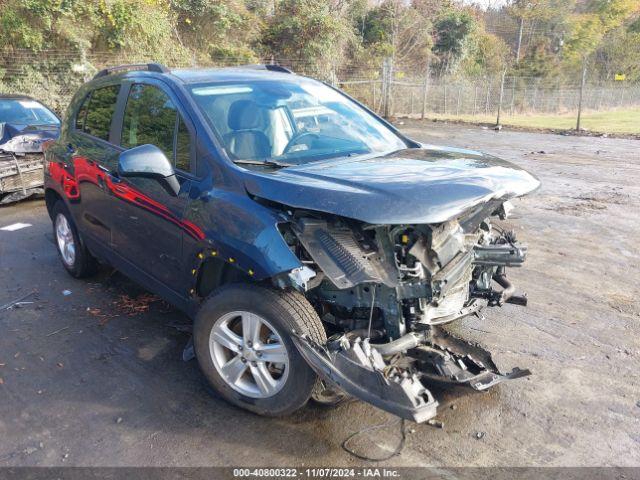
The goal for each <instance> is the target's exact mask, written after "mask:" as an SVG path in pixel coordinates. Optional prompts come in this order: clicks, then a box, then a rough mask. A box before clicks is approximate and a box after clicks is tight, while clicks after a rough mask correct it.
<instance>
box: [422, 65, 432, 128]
mask: <svg viewBox="0 0 640 480" xmlns="http://www.w3.org/2000/svg"><path fill="white" fill-rule="evenodd" d="M430 67H431V62H430V60H427V68H426V70H425V73H424V85H423V86H422V113H421V114H420V118H421V119H422V120H424V117H425V116H426V114H427V94H428V93H429V76H430V75H431V68H430Z"/></svg>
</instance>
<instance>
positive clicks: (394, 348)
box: [45, 64, 539, 421]
mask: <svg viewBox="0 0 640 480" xmlns="http://www.w3.org/2000/svg"><path fill="white" fill-rule="evenodd" d="M45 183H46V203H47V208H48V211H49V214H50V216H51V219H52V221H53V226H54V235H55V239H56V245H57V247H58V250H59V252H60V257H61V260H62V263H63V265H64V267H65V268H66V269H67V270H68V271H69V273H71V274H72V275H74V276H76V277H84V276H87V275H90V274H91V273H93V272H94V271H95V269H96V268H97V265H98V262H102V263H107V264H110V265H111V266H113V267H115V268H117V269H118V270H120V271H122V272H123V273H124V274H126V275H127V276H129V277H131V278H132V279H134V280H135V281H137V282H139V283H140V284H142V285H143V286H145V287H146V288H148V289H149V290H151V291H154V292H156V293H157V294H159V295H160V296H162V297H163V298H164V299H166V300H167V301H168V302H170V303H172V304H173V305H175V306H176V307H177V308H179V309H181V310H183V311H184V312H185V313H186V314H187V315H189V316H190V317H191V318H193V319H194V329H193V339H192V351H194V352H195V356H196V357H197V359H198V362H199V364H200V366H201V369H202V371H203V373H204V375H205V376H206V377H207V379H208V381H209V382H210V383H211V384H212V385H213V387H215V389H216V390H217V391H219V392H220V394H221V395H222V396H224V397H225V398H226V399H227V400H229V401H230V402H232V403H234V404H236V405H239V406H242V407H243V408H246V409H248V410H251V411H254V412H257V413H260V414H267V415H283V414H287V413H290V412H292V411H294V410H296V409H298V408H300V407H301V406H303V405H304V404H305V403H306V402H307V401H308V400H309V399H310V398H314V399H315V400H317V401H319V402H323V403H328V404H333V403H336V402H338V401H340V400H341V399H343V398H345V397H346V396H349V395H351V396H355V397H358V398H360V399H362V400H365V401H367V402H369V403H372V404H373V405H376V406H378V407H380V408H382V409H384V410H387V411H389V412H392V413H394V414H396V415H399V416H401V417H403V418H408V419H413V420H415V421H425V420H427V419H429V418H431V417H433V416H434V415H435V414H436V407H437V405H438V402H437V400H436V399H435V398H434V397H433V396H432V394H431V393H430V391H429V390H428V388H427V387H428V386H429V385H430V384H435V383H444V384H464V385H468V386H470V387H472V388H474V389H476V390H483V389H486V388H488V387H490V386H491V385H494V384H495V383H498V382H500V381H502V380H505V379H509V378H515V377H518V376H522V375H526V374H528V373H529V372H528V371H526V370H520V369H514V370H513V371H512V372H510V373H508V374H501V373H499V372H498V370H497V368H496V366H495V364H494V363H493V361H492V360H491V356H490V354H489V353H488V352H486V351H485V350H483V349H481V348H480V347H478V346H476V345H471V344H469V343H467V342H465V341H464V340H462V339H459V338H456V337H455V336H453V335H451V334H450V333H449V332H448V331H447V328H446V324H448V323H449V322H452V321H454V320H456V319H459V318H461V317H464V316H466V315H470V314H473V313H476V312H478V311H479V310H480V309H481V308H483V307H485V306H487V305H488V306H500V305H502V304H504V303H507V302H508V303H515V304H520V305H525V304H526V297H525V296H523V295H520V294H517V293H516V291H515V288H514V287H513V285H512V284H511V283H510V281H509V280H508V279H507V276H506V274H505V271H506V268H507V267H512V266H520V265H521V264H522V263H523V261H524V259H525V255H526V247H523V246H522V245H520V244H518V243H517V241H516V238H515V235H514V234H513V232H511V231H509V230H507V229H506V228H504V227H503V226H500V223H501V222H502V220H504V219H505V218H506V217H507V215H508V213H509V210H510V208H511V203H510V202H509V199H511V198H514V197H517V196H521V195H524V194H526V193H529V192H531V191H533V190H534V189H536V188H537V187H538V185H539V182H538V181H537V179H536V178H535V177H533V176H532V175H531V174H529V173H527V172H526V171H524V170H522V169H520V168H518V167H516V166H515V165H512V164H510V163H508V162H505V161H503V160H499V159H497V158H495V157H492V156H489V155H486V154H482V153H479V152H474V151H468V150H460V149H453V148H444V147H436V146H428V145H422V144H419V143H417V142H415V141H413V140H411V139H409V138H407V137H405V136H404V135H402V134H401V133H400V132H398V131H397V130H396V129H395V128H394V127H393V126H392V125H390V124H389V123H387V122H386V121H385V120H383V119H381V118H379V117H378V116H377V115H375V114H374V113H372V112H371V111H370V110H369V109H367V108H366V107H365V106H363V105H361V104H359V103H358V102H357V101H355V100H353V99H352V98H350V97H348V96H347V95H345V94H344V93H342V92H341V91H339V90H338V89H336V88H333V87H331V86H329V85H326V84H323V83H321V82H318V81H315V80H312V79H309V78H305V77H302V76H298V75H295V74H293V73H291V72H290V71H288V70H287V69H285V68H283V67H279V66H276V65H266V66H265V65H255V66H246V67H237V68H224V69H208V70H171V71H169V70H168V69H166V68H165V67H163V66H161V65H158V64H148V65H129V66H122V67H116V68H112V69H107V70H103V71H101V72H99V73H98V74H97V75H96V76H95V78H94V79H93V80H91V81H90V82H88V83H87V84H85V85H84V86H83V87H82V88H81V89H80V90H79V91H78V93H77V94H76V95H75V97H74V98H73V100H72V102H71V104H70V106H69V109H68V112H67V115H66V120H65V122H64V125H63V127H62V131H61V136H60V139H59V140H58V141H56V142H55V143H53V144H51V145H50V146H49V147H48V148H47V150H46V182H45ZM189 348H190V347H188V349H189ZM188 349H187V351H188Z"/></svg>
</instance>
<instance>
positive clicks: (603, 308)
mask: <svg viewBox="0 0 640 480" xmlns="http://www.w3.org/2000/svg"><path fill="white" fill-rule="evenodd" d="M400 127H401V128H402V129H403V130H404V131H405V132H406V133H408V134H409V135H411V136H413V137H414V138H416V139H418V140H420V141H424V142H429V143H437V144H448V145H455V146H461V147H473V148H477V149H481V150H484V151H487V152H490V153H493V154H495V155H498V156H502V157H504V158H506V159H510V160H512V161H514V162H515V163H517V164H519V165H522V166H524V167H526V168H528V169H529V170H530V171H532V172H534V173H535V174H536V175H538V177H539V178H540V179H541V180H542V182H543V186H542V188H541V189H540V190H539V191H538V192H536V193H535V194H533V195H531V196H530V197H527V198H525V199H522V200H519V201H517V202H516V207H517V209H516V211H515V216H516V217H517V218H516V219H514V220H512V224H513V225H514V226H516V228H517V232H518V234H519V237H520V239H521V240H522V241H524V242H526V243H528V244H529V251H530V256H529V260H528V263H527V264H526V265H525V267H524V268H522V269H519V270H514V269H512V271H511V278H512V279H513V280H514V281H515V283H516V285H517V286H518V287H519V288H520V289H521V290H524V291H526V292H527V293H528V295H529V299H530V304H529V307H527V308H526V309H524V308H521V307H517V306H513V305H506V306H504V307H503V308H501V309H491V310H489V311H487V312H486V317H487V318H486V319H485V320H481V319H478V318H475V317H474V318H469V319H465V320H464V321H462V322H460V324H459V325H458V326H457V327H456V328H457V329H458V331H459V333H460V334H464V335H467V336H468V337H471V338H472V339H474V340H477V341H479V342H481V343H483V344H484V345H485V346H486V347H488V349H489V350H491V351H492V352H494V355H495V359H496V361H497V363H498V364H499V365H501V366H503V367H504V369H510V368H511V367H514V366H520V367H527V368H530V369H531V370H532V372H533V375H532V376H530V377H528V378H526V379H520V380H516V381H513V382H509V383H506V384H502V385H499V386H497V387H496V388H494V389H492V390H491V391H489V392H487V393H481V394H479V393H471V392H469V391H466V390H455V391H449V392H440V393H439V399H440V401H441V403H442V405H443V406H442V407H441V409H440V414H439V416H438V418H439V420H441V421H443V422H444V428H443V429H439V428H434V427H432V426H428V425H414V424H410V425H409V426H408V431H409V435H408V441H407V444H406V447H405V449H404V451H403V452H402V455H401V456H399V457H395V458H394V459H392V460H389V461H387V462H385V464H387V465H393V466H464V465H473V466H608V465H616V466H640V388H639V373H640V368H639V367H640V335H639V333H640V301H639V300H638V298H640V252H639V249H638V245H639V244H640V217H639V215H638V211H640V153H639V152H640V149H639V147H640V143H638V142H637V141H634V140H615V139H604V138H588V137H563V136H556V135H545V134H533V133H523V132H508V131H505V130H503V131H502V132H500V133H496V132H493V131H491V130H485V129H481V128H478V127H467V126H460V125H456V126H449V125H443V124H432V123H419V122H416V121H414V122H409V121H405V123H404V124H402V125H400ZM15 222H24V223H28V224H31V226H30V227H27V228H24V229H21V230H17V231H15V232H8V231H0V305H1V304H4V303H6V302H8V301H10V300H13V299H15V298H18V297H20V296H22V295H23V294H26V293H28V292H30V291H32V290H35V291H36V293H35V294H34V295H32V296H31V297H29V298H27V299H25V301H30V302H33V303H30V304H25V305H23V306H22V307H21V308H14V309H11V310H4V311H0V331H1V332H2V335H0V378H1V379H2V380H1V381H0V465H5V466H6V465H9V466H25V465H26V466H29V465H38V466H45V465H46V466H49V465H83V466H123V465H132V466H176V465H179V466H214V465H215V466H230V465H251V466H269V465H271V466H283V465H288V466H329V465H331V466H335V465H343V466H359V465H366V463H365V462H363V461H360V460H356V459H354V458H352V457H350V456H349V455H348V454H346V453H345V452H344V451H343V450H342V449H341V448H340V444H341V442H342V440H343V439H344V438H345V437H346V436H347V435H349V434H350V433H352V432H354V431H356V430H358V429H360V428H362V427H364V426H367V425H372V424H374V423H378V422H382V421H385V420H389V419H390V418H391V417H389V416H388V415H386V414H385V413H382V412H380V411H378V410H376V409H375V408H373V407H370V406H368V405H365V404H362V403H360V402H351V403H348V404H345V405H342V406H340V407H338V408H335V409H326V408H321V407H318V406H309V407H307V408H305V409H304V410H302V411H301V412H298V413H297V414H295V415H294V416H292V417H289V418H284V419H268V418H261V417H257V416H255V415H252V414H249V413H246V412H244V411H241V410H238V409H236V408H234V407H232V406H230V405H228V404H226V403H225V402H224V401H222V400H220V399H218V398H216V397H215V396H213V395H212V393H211V392H210V391H209V389H208V388H207V386H206V384H205V381H204V379H203V377H202V375H201V374H200V372H199V370H198V367H197V365H196V363H195V362H194V361H192V362H188V363H185V362H183V361H182V360H181V352H182V348H183V347H184V345H185V343H186V342H187V340H188V333H185V329H186V328H187V327H188V321H187V319H186V318H185V317H184V316H182V315H181V314H179V313H177V312H176V311H174V310H173V309H171V308H170V307H169V306H168V305H165V304H164V303H163V302H160V301H156V300H154V298H148V297H147V296H146V294H145V292H144V291H142V290H141V289H140V288H138V287H137V286H135V285H133V284H132V283H131V282H129V281H128V280H126V279H125V278H124V277H122V276H121V275H120V274H118V273H113V272H109V271H103V272H101V273H100V275H98V276H97V277H96V278H95V279H91V280H90V281H79V280H75V279H72V278H71V277H69V276H68V275H67V274H66V273H65V272H64V270H63V268H62V266H61V264H60V263H59V261H58V259H57V257H56V252H55V247H54V246H53V244H52V236H51V233H50V231H51V227H50V221H49V218H48V217H47V214H46V210H45V207H44V203H43V202H42V201H29V202H23V203H21V204H19V205H14V206H9V207H4V208H0V228H1V227H3V226H6V225H9V224H13V223H15ZM65 290H68V291H70V292H71V293H70V294H68V295H64V294H63V291H65ZM130 298H134V299H136V300H137V301H136V302H134V303H131V302H130V301H129V299H130ZM134 307H137V308H138V310H136V309H135V308H134ZM397 434H398V427H397V425H396V426H393V427H389V428H387V429H384V430H381V431H378V432H376V433H375V435H372V436H371V437H368V438H365V439H364V440H363V441H361V442H359V443H358V444H356V446H359V447H361V448H363V449H365V451H368V452H369V453H371V454H376V453H381V452H383V451H384V450H381V449H384V448H393V446H394V443H395V442H396V441H397Z"/></svg>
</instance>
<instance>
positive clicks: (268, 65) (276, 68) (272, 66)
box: [239, 63, 293, 73]
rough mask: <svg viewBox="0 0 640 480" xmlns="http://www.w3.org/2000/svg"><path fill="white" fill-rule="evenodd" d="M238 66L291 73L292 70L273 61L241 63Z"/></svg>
mask: <svg viewBox="0 0 640 480" xmlns="http://www.w3.org/2000/svg"><path fill="white" fill-rule="evenodd" d="M239 68H250V69H252V70H269V71H270V72H281V73H293V70H289V69H288V68H287V67H283V66H282V65H277V64H275V63H264V64H260V63H259V64H253V65H242V66H241V67H239Z"/></svg>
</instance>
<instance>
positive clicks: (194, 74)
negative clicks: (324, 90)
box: [171, 66, 303, 83]
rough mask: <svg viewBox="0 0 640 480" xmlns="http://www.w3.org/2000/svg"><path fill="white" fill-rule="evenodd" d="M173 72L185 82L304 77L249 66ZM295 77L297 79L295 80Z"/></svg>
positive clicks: (289, 79)
mask: <svg viewBox="0 0 640 480" xmlns="http://www.w3.org/2000/svg"><path fill="white" fill-rule="evenodd" d="M171 74H172V75H174V76H176V77H178V78H179V79H180V80H182V81H183V82H185V83H200V82H212V81H219V82H226V81H229V82H233V81H242V80H278V81H282V82H287V81H289V82H290V81H292V80H293V81H299V80H300V79H301V78H303V77H299V76H298V75H294V74H291V73H285V72H279V71H273V70H266V69H258V68H252V67H251V66H247V67H224V68H179V69H175V70H171ZM294 79H295V80H294Z"/></svg>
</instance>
